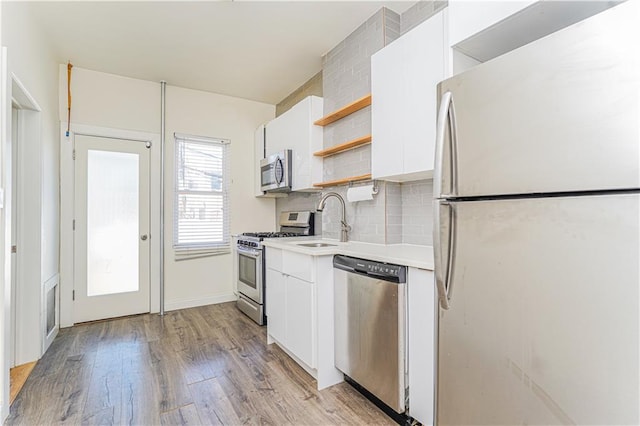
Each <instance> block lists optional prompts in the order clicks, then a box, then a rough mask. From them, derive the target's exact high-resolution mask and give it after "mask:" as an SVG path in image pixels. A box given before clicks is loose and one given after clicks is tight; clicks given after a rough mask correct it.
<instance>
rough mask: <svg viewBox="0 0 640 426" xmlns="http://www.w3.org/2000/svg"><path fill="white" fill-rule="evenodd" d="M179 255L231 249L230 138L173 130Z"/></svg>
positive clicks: (176, 244) (177, 246)
mask: <svg viewBox="0 0 640 426" xmlns="http://www.w3.org/2000/svg"><path fill="white" fill-rule="evenodd" d="M174 136H175V191H174V194H175V199H174V219H173V232H174V234H173V247H174V249H175V252H176V259H178V260H180V259H181V258H193V257H201V256H210V255H215V254H221V253H228V252H229V251H230V245H231V244H230V240H231V239H230V235H229V186H230V185H229V183H230V169H229V164H230V161H229V141H227V140H224V139H215V138H207V137H200V136H190V135H182V134H178V133H176V134H174Z"/></svg>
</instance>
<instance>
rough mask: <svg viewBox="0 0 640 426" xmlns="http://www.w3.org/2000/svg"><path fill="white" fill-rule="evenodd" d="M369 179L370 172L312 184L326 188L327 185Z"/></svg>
mask: <svg viewBox="0 0 640 426" xmlns="http://www.w3.org/2000/svg"><path fill="white" fill-rule="evenodd" d="M369 179H371V173H367V174H366V175H360V176H350V177H346V178H342V179H336V180H328V181H326V182H320V183H314V184H313V186H316V187H318V188H326V187H327V186H336V185H344V184H345V183H349V182H358V181H361V180H369Z"/></svg>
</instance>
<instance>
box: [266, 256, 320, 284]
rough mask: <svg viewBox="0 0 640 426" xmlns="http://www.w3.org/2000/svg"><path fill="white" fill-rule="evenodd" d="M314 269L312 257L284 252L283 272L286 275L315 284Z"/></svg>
mask: <svg viewBox="0 0 640 426" xmlns="http://www.w3.org/2000/svg"><path fill="white" fill-rule="evenodd" d="M267 265H269V263H267ZM269 266H270V265H269ZM314 269H315V268H314V265H313V257H312V256H308V255H306V254H300V253H294V252H292V251H284V252H282V272H283V273H284V274H286V275H291V276H292V277H296V278H300V279H301V280H304V281H307V282H313V281H314V280H315V276H314V275H315V274H314Z"/></svg>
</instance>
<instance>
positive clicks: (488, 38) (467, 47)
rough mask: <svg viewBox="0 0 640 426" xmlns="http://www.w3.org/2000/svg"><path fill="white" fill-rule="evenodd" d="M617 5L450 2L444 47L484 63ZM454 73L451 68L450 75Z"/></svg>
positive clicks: (516, 0) (504, 0) (485, 0)
mask: <svg viewBox="0 0 640 426" xmlns="http://www.w3.org/2000/svg"><path fill="white" fill-rule="evenodd" d="M618 3H619V1H541V0H513V1H511V0H499V1H494V0H473V1H471V0H450V1H449V6H448V8H449V19H448V21H449V22H448V27H449V31H448V36H449V37H448V38H449V43H448V45H449V46H450V47H451V48H454V49H455V50H456V51H457V52H460V53H463V54H464V55H467V56H469V57H471V58H473V59H475V60H477V61H479V62H486V61H488V60H490V59H493V58H495V57H498V56H500V55H502V54H504V53H507V52H510V51H511V50H514V49H517V48H518V47H521V46H524V45H525V44H528V43H530V42H532V41H535V40H537V39H539V38H542V37H545V36H547V35H549V34H551V33H553V32H556V31H558V30H560V29H562V28H565V27H567V26H569V25H572V24H575V23H576V22H579V21H582V20H583V19H586V18H588V17H589V16H593V15H595V14H597V13H600V12H602V11H603V10H606V9H608V8H610V7H612V6H614V5H616V4H618ZM458 71H461V70H456V68H455V67H454V72H456V73H457V72H458Z"/></svg>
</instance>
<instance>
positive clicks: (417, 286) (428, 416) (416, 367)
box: [407, 268, 436, 426]
mask: <svg viewBox="0 0 640 426" xmlns="http://www.w3.org/2000/svg"><path fill="white" fill-rule="evenodd" d="M435 291H436V290H435V283H434V280H433V272H432V271H426V270H424V269H417V268H409V276H408V277H407V293H408V295H407V309H408V314H409V315H408V317H409V324H408V327H407V330H408V335H409V353H408V360H409V389H411V392H409V414H410V415H411V417H413V418H414V419H416V420H418V421H420V423H422V424H423V425H424V426H429V425H432V424H433V421H434V419H433V414H434V406H433V401H434V392H433V390H434V382H435V378H434V375H433V372H434V368H435V350H436V341H435V331H436V294H435Z"/></svg>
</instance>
